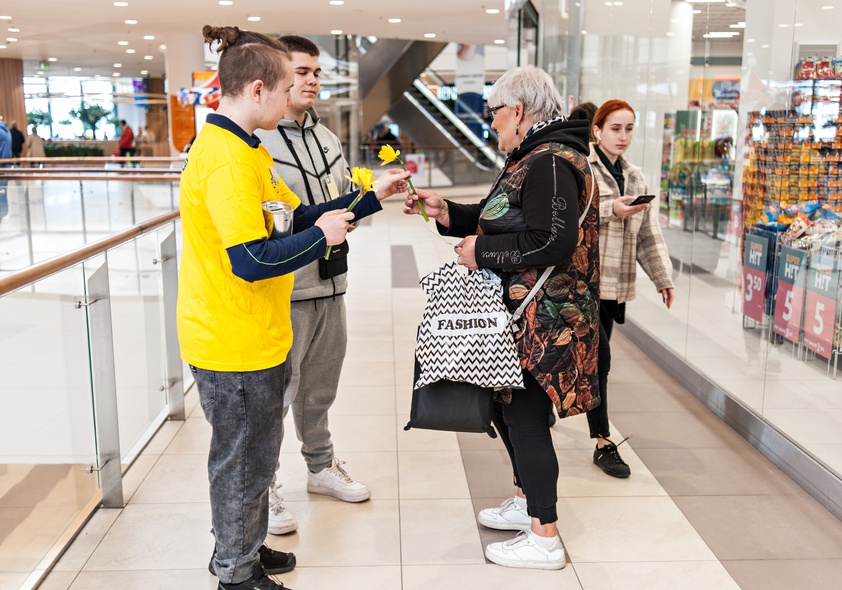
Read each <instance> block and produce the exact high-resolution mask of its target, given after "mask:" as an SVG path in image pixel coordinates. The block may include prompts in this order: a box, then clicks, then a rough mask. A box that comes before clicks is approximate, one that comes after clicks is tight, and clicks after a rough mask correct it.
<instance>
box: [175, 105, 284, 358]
mask: <svg viewBox="0 0 842 590" xmlns="http://www.w3.org/2000/svg"><path fill="white" fill-rule="evenodd" d="M265 201H286V202H288V203H290V204H291V205H292V206H293V208H296V207H298V205H299V204H300V203H301V201H300V200H299V199H298V197H296V196H295V194H293V193H292V191H290V190H289V188H287V186H286V185H285V184H284V183H283V181H282V180H281V179H280V177H279V176H278V174H277V172H276V171H275V165H274V162H273V160H272V157H271V156H270V155H269V152H268V151H267V150H266V148H264V147H263V146H262V145H259V142H258V141H257V140H256V139H255V138H253V137H251V136H248V135H246V133H245V131H243V130H242V129H240V128H239V127H237V126H236V125H235V124H234V123H233V122H232V121H230V119H227V118H226V117H223V116H221V115H216V114H214V115H210V116H209V117H208V122H207V123H206V124H205V126H204V127H202V130H201V132H200V133H199V136H198V137H197V138H196V141H195V142H194V143H193V145H192V147H191V148H190V155H189V157H188V160H187V164H186V165H185V167H184V172H183V173H182V175H181V193H180V206H181V220H182V235H183V241H184V250H183V255H182V259H181V269H180V272H179V281H178V282H179V285H178V311H177V317H178V339H179V342H180V343H181V356H182V358H183V359H184V360H185V361H186V362H188V363H190V364H191V365H194V366H196V367H199V368H201V369H207V370H211V371H225V372H244V371H258V370H262V369H268V368H270V367H275V366H277V365H280V364H281V363H283V362H284V361H285V360H286V357H287V353H288V352H289V349H290V347H291V346H292V324H291V322H290V293H291V292H292V283H293V275H292V273H289V274H287V275H283V276H280V277H277V278H272V279H266V280H260V281H255V282H254V283H249V282H247V281H244V280H242V279H240V278H239V277H237V276H236V275H234V274H233V272H232V271H231V261H230V259H229V258H228V253H227V252H226V248H230V247H231V246H236V245H238V244H242V243H245V242H251V241H253V240H259V239H262V238H267V237H268V236H269V235H270V234H271V232H272V227H273V218H272V216H271V214H269V213H266V212H264V211H263V206H262V205H263V203H264V202H265Z"/></svg>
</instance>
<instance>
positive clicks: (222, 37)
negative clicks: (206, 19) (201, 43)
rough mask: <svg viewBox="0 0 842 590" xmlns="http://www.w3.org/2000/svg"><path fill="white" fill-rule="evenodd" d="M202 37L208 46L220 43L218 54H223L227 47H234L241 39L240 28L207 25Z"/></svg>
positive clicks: (203, 29)
mask: <svg viewBox="0 0 842 590" xmlns="http://www.w3.org/2000/svg"><path fill="white" fill-rule="evenodd" d="M202 36H203V37H204V38H205V42H206V43H207V44H208V45H213V44H214V43H216V42H219V48H218V49H217V52H219V53H221V52H222V51H223V50H225V49H226V48H227V47H230V46H231V45H234V44H235V43H236V42H237V40H238V39H239V38H240V28H239V27H212V26H210V25H205V26H204V27H202Z"/></svg>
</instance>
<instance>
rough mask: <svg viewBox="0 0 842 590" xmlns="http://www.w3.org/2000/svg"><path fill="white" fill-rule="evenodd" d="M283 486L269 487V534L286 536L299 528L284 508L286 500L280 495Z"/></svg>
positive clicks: (290, 513)
mask: <svg viewBox="0 0 842 590" xmlns="http://www.w3.org/2000/svg"><path fill="white" fill-rule="evenodd" d="M280 488H281V486H277V487H275V486H273V485H271V484H270V485H269V533H270V534H273V535H286V534H287V533H291V532H293V531H294V530H296V529H297V528H298V521H297V520H295V517H294V516H293V515H292V512H290V511H289V510H287V508H286V506H284V499H283V498H281V496H280V494H278V490H279V489H280Z"/></svg>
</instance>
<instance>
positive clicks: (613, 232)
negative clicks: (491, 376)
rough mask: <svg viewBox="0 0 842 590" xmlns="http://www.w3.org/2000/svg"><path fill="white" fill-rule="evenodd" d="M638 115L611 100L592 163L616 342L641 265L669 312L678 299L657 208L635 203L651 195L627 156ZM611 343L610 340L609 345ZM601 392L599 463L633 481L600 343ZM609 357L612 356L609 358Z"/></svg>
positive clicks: (601, 112) (594, 138) (608, 315)
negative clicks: (613, 421) (620, 446)
mask: <svg viewBox="0 0 842 590" xmlns="http://www.w3.org/2000/svg"><path fill="white" fill-rule="evenodd" d="M634 125H635V114H634V110H633V109H632V108H631V107H630V106H629V105H628V103H625V102H623V101H622V100H609V101H608V102H606V103H605V104H603V105H602V106H601V107H599V109H598V110H597V112H596V114H594V118H593V122H592V127H591V142H592V143H591V146H590V148H591V153H590V156H589V157H588V161H589V162H590V163H591V166H592V167H593V171H594V178H595V179H596V181H597V185H598V186H599V262H600V281H599V299H600V310H599V315H600V322H601V323H602V327H603V328H604V330H605V332H604V334H605V336H607V337H608V338H610V337H611V330H612V328H613V326H614V322H615V321H616V322H617V323H620V324H621V323H623V321H625V307H626V302H627V301H631V300H632V299H634V296H635V278H636V277H635V275H636V271H637V264H638V263H640V266H641V267H643V270H644V272H645V273H646V274H647V275H648V276H649V278H650V279H651V280H652V282H653V283H654V284H655V288H656V289H657V290H658V291H659V292H660V293H661V297H662V299H663V302H664V304H665V305H666V306H667V308H669V307H670V306H671V305H672V302H673V300H674V299H675V293H674V285H673V282H672V276H671V275H672V263H671V262H670V258H669V254H668V253H667V247H666V245H665V244H664V236H663V234H662V233H661V228H660V226H659V225H658V209H657V201H656V202H655V203H654V204H647V203H643V204H641V205H631V204H630V203H631V202H632V201H634V200H635V198H637V197H638V196H640V195H644V194H646V179H645V178H644V177H643V170H641V169H640V168H638V167H637V166H634V165H633V164H630V163H629V162H628V161H626V159H625V158H624V157H623V154H624V153H625V152H626V150H627V149H628V147H629V144H630V143H631V140H632V136H633V134H634ZM606 340H607V339H606ZM600 344H601V345H602V346H600V359H599V365H600V368H599V389H600V392H599V393H600V398H601V402H602V403H601V404H600V405H599V406H598V407H596V408H593V409H591V410H589V411H588V412H587V414H588V425H589V426H590V435H591V438H595V439H596V440H597V443H596V449H594V458H593V461H594V463H595V464H596V465H597V466H599V467H600V468H601V469H602V470H603V471H604V472H605V473H607V474H608V475H611V476H613V477H628V476H629V474H630V473H631V471H630V469H629V466H628V465H627V464H626V463H625V461H623V459H622V458H621V457H620V454H619V452H617V446H616V445H615V444H614V443H613V442H611V440H610V439H609V438H608V437H609V436H610V435H611V432H610V431H609V425H608V399H607V396H608V366H610V349H608V347H607V342H600ZM605 352H607V353H608V355H607V358H604V357H605Z"/></svg>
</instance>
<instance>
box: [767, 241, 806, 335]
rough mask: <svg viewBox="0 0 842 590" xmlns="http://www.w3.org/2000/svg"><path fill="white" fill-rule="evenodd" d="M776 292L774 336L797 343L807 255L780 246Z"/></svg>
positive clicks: (802, 306) (802, 307)
mask: <svg viewBox="0 0 842 590" xmlns="http://www.w3.org/2000/svg"><path fill="white" fill-rule="evenodd" d="M775 274H776V276H777V277H778V291H777V293H775V323H774V325H773V329H774V330H775V334H780V335H781V336H783V337H784V338H786V339H787V340H790V341H792V342H798V336H799V333H800V331H801V316H802V312H803V310H804V284H805V283H806V281H807V253H806V252H804V251H802V250H796V249H795V248H789V247H787V246H781V253H780V255H778V263H777V271H776V273H775Z"/></svg>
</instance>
